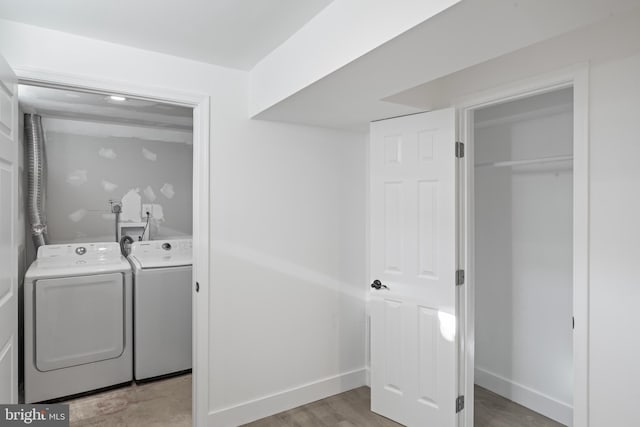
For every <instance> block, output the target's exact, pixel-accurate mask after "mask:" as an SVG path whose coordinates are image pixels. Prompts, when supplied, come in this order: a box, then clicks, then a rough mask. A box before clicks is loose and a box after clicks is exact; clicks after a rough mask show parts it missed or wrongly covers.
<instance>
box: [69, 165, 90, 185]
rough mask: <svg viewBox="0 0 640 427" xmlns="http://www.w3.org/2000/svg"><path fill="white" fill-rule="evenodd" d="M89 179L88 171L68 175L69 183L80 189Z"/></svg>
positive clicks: (80, 170)
mask: <svg viewBox="0 0 640 427" xmlns="http://www.w3.org/2000/svg"><path fill="white" fill-rule="evenodd" d="M88 180H89V179H88V178H87V171H86V170H84V169H78V170H75V171H73V172H71V173H70V174H69V175H67V183H68V184H69V185H73V186H74V187H79V186H81V185H82V184H86V183H87V181H88Z"/></svg>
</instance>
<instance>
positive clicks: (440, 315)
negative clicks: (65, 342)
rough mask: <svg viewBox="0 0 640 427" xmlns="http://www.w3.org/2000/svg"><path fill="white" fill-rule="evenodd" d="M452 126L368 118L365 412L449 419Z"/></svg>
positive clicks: (428, 421)
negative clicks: (367, 365)
mask: <svg viewBox="0 0 640 427" xmlns="http://www.w3.org/2000/svg"><path fill="white" fill-rule="evenodd" d="M455 125H456V121H455V110H453V109H447V110H439V111H433V112H428V113H421V114H415V115H411V116H404V117H398V118H393V119H388V120H382V121H379V122H374V123H372V124H371V147H370V148H371V151H370V154H371V157H370V177H371V180H370V185H371V200H370V212H371V280H372V281H374V280H379V281H380V282H381V283H376V285H380V284H382V285H383V287H381V288H380V289H376V288H374V284H372V288H371V299H370V313H371V410H372V411H374V412H376V413H379V414H381V415H384V416H385V417H388V418H391V419H393V420H395V421H397V422H399V423H401V424H404V425H407V426H421V427H425V426H430V427H453V426H455V425H456V420H457V416H456V397H457V366H458V364H457V357H458V352H457V350H456V349H457V347H456V345H457V344H456V340H457V333H456V332H457V326H456V263H457V258H456V224H457V221H456V170H457V168H456V153H455ZM385 286H386V288H385Z"/></svg>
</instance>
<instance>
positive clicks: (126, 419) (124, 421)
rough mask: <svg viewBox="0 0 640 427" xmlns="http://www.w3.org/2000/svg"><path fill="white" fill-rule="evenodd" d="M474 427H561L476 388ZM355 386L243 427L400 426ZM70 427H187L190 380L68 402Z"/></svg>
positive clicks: (173, 380)
mask: <svg viewBox="0 0 640 427" xmlns="http://www.w3.org/2000/svg"><path fill="white" fill-rule="evenodd" d="M475 393H476V394H475V399H476V402H475V405H476V406H475V422H474V424H475V427H563V426H562V424H559V423H557V422H555V421H553V420H550V419H548V418H546V417H544V416H542V415H540V414H537V413H535V412H533V411H531V410H529V409H527V408H525V407H523V406H520V405H518V404H516V403H513V402H511V401H510V400H507V399H505V398H503V397H501V396H498V395H497V394H494V393H491V392H490V391H488V390H485V389H483V388H480V387H478V386H476V388H475ZM370 395H371V393H370V390H369V388H368V387H360V388H357V389H355V390H351V391H348V392H346V393H342V394H338V395H335V396H331V397H328V398H326V399H322V400H319V401H317V402H313V403H310V404H308V405H304V406H300V407H298V408H294V409H291V410H289V411H285V412H281V413H279V414H276V415H273V416H271V417H268V418H264V419H262V420H258V421H255V422H252V423H250V424H246V425H245V426H244V427H400V424H398V423H395V422H393V421H391V420H389V419H387V418H384V417H381V416H379V415H377V414H374V413H373V412H371V411H370V409H369V408H370V403H371V398H370ZM66 403H69V412H70V418H71V426H73V427H76V426H77V427H80V426H82V427H85V426H105V427H107V426H132V427H133V426H136V427H138V426H140V427H144V426H172V427H188V426H191V375H183V376H180V377H174V378H169V379H164V380H158V381H154V382H149V383H145V384H142V385H132V386H129V387H123V388H119V389H115V390H110V391H106V392H104V393H98V394H94V395H90V396H84V397H80V398H77V399H73V400H71V401H69V402H66Z"/></svg>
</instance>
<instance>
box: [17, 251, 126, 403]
mask: <svg viewBox="0 0 640 427" xmlns="http://www.w3.org/2000/svg"><path fill="white" fill-rule="evenodd" d="M132 330H133V328H132V284H131V266H130V265H129V263H128V262H127V260H126V258H124V257H123V256H122V254H121V253H120V245H119V244H118V243H115V242H114V243H83V244H68V245H66V244H65V245H45V246H41V247H40V248H38V254H37V259H36V260H35V261H34V262H33V264H31V266H30V267H29V269H28V270H27V273H26V276H25V282H24V392H25V402H26V403H32V402H40V401H44V400H51V399H57V398H60V397H64V396H69V395H73V394H77V393H83V392H87V391H91V390H95V389H99V388H103V387H108V386H112V385H116V384H121V383H127V382H131V380H132V378H133V372H132V371H133V370H132V366H133V345H132V344H133V342H132Z"/></svg>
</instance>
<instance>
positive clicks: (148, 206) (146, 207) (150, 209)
mask: <svg viewBox="0 0 640 427" xmlns="http://www.w3.org/2000/svg"><path fill="white" fill-rule="evenodd" d="M147 212H149V217H151V218H153V204H151V203H143V204H142V219H143V220H146V219H147Z"/></svg>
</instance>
